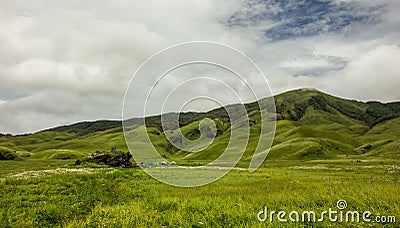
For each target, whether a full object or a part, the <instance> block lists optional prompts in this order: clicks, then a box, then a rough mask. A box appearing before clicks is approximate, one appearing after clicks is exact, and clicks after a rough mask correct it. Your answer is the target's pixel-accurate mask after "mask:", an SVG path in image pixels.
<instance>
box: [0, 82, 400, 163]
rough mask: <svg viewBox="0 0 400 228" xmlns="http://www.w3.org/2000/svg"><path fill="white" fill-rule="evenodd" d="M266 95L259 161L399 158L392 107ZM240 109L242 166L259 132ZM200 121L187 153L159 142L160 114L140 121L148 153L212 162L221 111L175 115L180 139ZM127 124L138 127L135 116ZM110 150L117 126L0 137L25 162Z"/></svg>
mask: <svg viewBox="0 0 400 228" xmlns="http://www.w3.org/2000/svg"><path fill="white" fill-rule="evenodd" d="M274 98H275V104H276V119H277V122H276V135H275V139H274V142H273V146H272V149H271V151H270V153H269V155H268V157H267V159H279V160H281V159H283V160H291V159H294V160H304V159H306V160H309V159H346V158H347V159H375V158H376V159H399V158H400V118H399V117H400V102H392V103H381V102H376V101H371V102H360V101H356V100H347V99H342V98H338V97H335V96H332V95H328V94H325V93H323V92H320V91H318V90H312V89H298V90H293V91H288V92H285V93H282V94H279V95H276V96H275V97H274ZM245 106H246V109H247V112H248V116H249V122H250V126H251V138H250V141H249V145H248V147H247V151H246V152H245V156H244V157H243V160H242V162H244V163H246V162H248V161H249V160H250V159H251V156H252V151H253V149H254V148H255V146H256V142H257V140H258V137H257V132H258V131H259V128H260V126H259V124H260V122H259V121H258V120H259V118H260V114H259V110H258V106H257V103H256V102H253V103H248V104H246V105H245ZM168 115H177V114H174V113H171V114H167V117H168ZM205 117H208V118H210V119H212V120H214V122H215V123H216V126H217V134H216V138H215V140H214V143H213V144H212V145H210V147H208V148H207V149H206V150H204V151H202V152H199V153H195V154H187V153H185V152H183V151H179V150H178V149H177V148H175V147H173V146H172V145H171V144H170V143H169V142H168V141H167V140H166V139H165V137H164V130H165V129H162V127H161V121H160V116H151V117H146V125H147V127H148V133H149V135H150V138H151V140H152V141H153V143H154V145H155V147H156V149H157V150H158V151H159V153H160V154H162V155H163V156H164V157H166V158H167V159H173V160H176V161H177V162H179V161H180V162H187V161H194V160H196V161H204V162H206V161H209V160H212V159H214V158H216V157H217V156H218V155H219V153H220V152H222V151H223V149H224V148H225V146H226V145H227V142H228V140H229V136H230V123H229V118H228V115H227V112H226V111H225V109H224V108H223V107H221V108H217V109H214V110H211V111H209V112H199V113H197V112H188V113H181V114H180V119H179V121H180V127H181V130H182V132H183V134H184V135H185V136H186V137H187V138H189V139H196V138H198V137H199V121H200V120H201V119H203V118H205ZM130 121H131V123H132V125H133V126H134V127H136V128H139V127H141V126H140V123H141V122H142V121H143V119H140V118H136V119H131V120H130ZM168 130H176V129H168ZM112 147H117V148H118V150H122V151H127V150H128V149H127V147H126V144H125V140H124V136H123V132H122V123H121V121H111V120H101V121H93V122H80V123H75V124H71V125H65V126H59V127H55V128H51V129H47V130H43V131H39V132H36V133H33V134H26V135H20V136H10V135H1V137H0V151H3V152H4V151H11V152H14V151H15V152H16V154H18V156H19V157H22V158H26V159H35V158H51V159H76V158H80V157H84V156H87V155H89V154H91V153H93V152H95V151H103V150H109V149H110V148H112ZM4 153H6V152H4Z"/></svg>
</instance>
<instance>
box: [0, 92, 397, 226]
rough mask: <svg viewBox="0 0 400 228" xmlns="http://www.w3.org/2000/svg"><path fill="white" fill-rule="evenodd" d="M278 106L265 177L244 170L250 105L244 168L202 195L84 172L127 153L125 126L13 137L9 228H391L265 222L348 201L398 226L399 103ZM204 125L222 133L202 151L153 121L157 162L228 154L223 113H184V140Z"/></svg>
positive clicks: (291, 102) (312, 100) (299, 96)
mask: <svg viewBox="0 0 400 228" xmlns="http://www.w3.org/2000/svg"><path fill="white" fill-rule="evenodd" d="M275 104H276V120H277V121H276V132H275V138H274V141H273V144H272V147H271V150H270V151H269V154H268V157H267V160H266V161H265V162H264V163H263V165H262V166H261V168H260V169H258V170H257V171H256V172H255V173H249V172H248V171H244V170H243V168H247V167H248V166H249V162H250V160H251V159H252V156H253V153H254V150H255V148H256V147H257V143H258V137H259V131H260V128H261V125H260V124H261V123H260V111H259V110H258V109H257V105H256V103H250V104H246V109H247V111H248V116H243V117H241V118H244V119H240V121H242V120H245V119H247V120H248V121H249V123H250V129H249V130H250V138H249V140H248V144H247V148H246V151H245V152H244V155H243V157H242V159H241V160H240V161H239V163H238V169H235V170H233V171H231V172H230V173H229V174H228V175H227V176H225V177H223V178H222V179H220V180H218V181H216V182H214V183H212V184H209V185H206V186H202V187H196V188H181V187H172V186H169V185H166V184H162V183H160V182H158V181H157V180H154V179H152V178H151V177H150V176H148V175H147V174H146V173H145V172H144V171H142V170H140V169H121V168H106V167H99V166H96V165H90V166H88V164H86V163H84V165H85V166H75V165H74V163H75V161H76V159H80V160H82V159H84V158H85V157H87V156H88V155H90V154H92V153H94V152H96V151H110V149H111V148H113V147H117V149H118V150H119V151H125V152H126V151H128V148H127V145H126V142H125V138H124V133H123V132H122V126H121V121H108V120H104V121H94V122H80V123H76V124H72V125H67V126H59V127H56V128H53V129H49V130H44V131H39V132H36V133H33V134H26V135H17V136H12V135H4V134H3V136H1V137H0V180H1V181H0V195H1V199H0V227H38V226H41V227H163V226H165V227H227V226H232V227H265V226H269V227H285V226H287V227H296V226H298V227H371V226H372V227H381V226H382V223H378V222H369V223H362V222H360V223H358V222H353V223H351V222H350V223H348V222H343V221H342V222H331V221H329V219H328V218H325V220H324V221H321V222H315V223H314V222H302V221H300V222H287V223H282V222H280V221H278V218H277V217H276V215H275V218H274V217H273V218H274V219H273V221H270V220H269V219H268V220H267V221H265V222H259V221H258V219H257V214H258V212H259V211H261V210H263V209H264V207H265V206H267V207H268V211H269V212H272V211H285V212H286V213H290V211H292V210H295V211H297V212H298V213H300V214H301V213H302V212H304V211H310V210H311V211H315V212H316V213H317V215H320V214H321V213H323V211H325V210H328V209H329V208H331V209H334V210H336V209H337V208H336V203H337V202H338V200H342V199H343V200H346V201H347V203H348V206H347V208H345V209H344V210H343V211H342V212H343V213H345V212H347V210H349V211H354V210H357V211H358V212H361V213H362V212H364V211H371V212H372V213H373V218H372V219H376V218H380V217H379V216H395V217H396V219H397V221H396V223H390V222H388V223H386V224H383V225H384V226H386V227H400V222H399V220H400V179H399V177H400V153H399V151H400V118H399V117H400V102H394V103H388V104H383V103H379V102H367V103H364V102H358V101H354V100H345V99H341V98H337V97H333V96H331V95H328V94H324V93H322V92H319V91H316V90H301V89H300V90H295V91H289V92H287V93H283V94H280V95H277V96H275ZM168 115H171V116H173V115H175V114H168ZM204 117H208V118H210V119H211V120H213V121H214V123H215V124H216V134H215V136H216V137H215V138H214V141H213V143H212V144H211V145H210V146H209V147H207V148H206V149H204V150H202V151H201V152H198V153H189V152H187V151H184V150H180V149H178V148H176V147H174V146H173V145H172V144H171V143H170V142H169V141H167V139H166V137H165V133H166V131H168V132H171V133H172V135H174V134H176V133H177V131H178V129H175V128H174V129H165V130H164V129H163V128H162V127H161V122H160V116H151V117H146V126H147V127H148V128H147V129H146V130H147V133H148V135H149V137H150V139H151V141H152V144H153V145H154V147H155V148H156V149H157V151H158V152H159V154H160V155H161V156H163V157H164V158H166V159H167V160H169V161H170V162H171V161H175V162H176V163H177V164H185V165H187V164H188V165H201V164H205V163H208V162H210V161H212V160H213V159H215V158H217V157H218V156H219V155H220V154H221V153H222V152H223V151H224V150H225V148H226V146H227V144H228V143H229V140H230V134H231V129H232V126H231V123H230V122H229V119H228V117H227V114H226V112H225V111H224V109H223V108H218V109H215V110H211V111H209V112H206V113H182V114H180V117H179V118H180V125H181V126H180V127H181V128H180V129H181V130H182V132H183V134H184V136H185V137H187V138H188V139H190V140H194V139H197V138H199V137H200V131H199V123H200V120H201V119H203V118H204ZM130 121H131V123H132V125H131V126H130V127H129V129H130V130H129V131H132V132H133V133H134V134H133V136H134V138H133V139H132V140H135V142H139V143H138V144H136V145H137V147H135V148H134V150H138V151H141V152H142V153H147V152H148V151H147V149H148V147H143V145H144V144H143V143H146V140H145V139H144V136H143V135H140V134H135V131H139V130H140V129H143V127H144V126H143V125H141V123H142V120H140V119H132V120H130ZM240 121H239V122H240ZM136 133H137V132H136ZM209 133H210V132H209ZM211 133H212V132H211ZM213 134H214V133H213ZM141 143H142V144H141ZM196 146H197V145H194V147H196ZM4 159H6V160H9V161H2V160H4ZM138 162H141V161H138ZM175 171H176V170H173V172H175ZM160 172H162V169H160ZM202 175H203V173H202ZM203 176H205V175H203ZM276 213H278V212H276Z"/></svg>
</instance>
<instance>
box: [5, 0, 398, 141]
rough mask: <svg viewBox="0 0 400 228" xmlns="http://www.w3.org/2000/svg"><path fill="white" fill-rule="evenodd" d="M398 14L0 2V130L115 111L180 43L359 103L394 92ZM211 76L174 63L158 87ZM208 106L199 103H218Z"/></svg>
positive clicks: (273, 4) (349, 0) (332, 7)
mask: <svg viewBox="0 0 400 228" xmlns="http://www.w3.org/2000/svg"><path fill="white" fill-rule="evenodd" d="M399 12H400V1H398V0H284V1H281V0H243V1H231V0H224V1H214V0H193V1H184V0H170V1H164V0H149V1H137V0H133V1H132V0H120V1H118V0H117V1H105V0H96V1H94V0H83V1H82V0H71V1H59V0H47V1H45V0H37V1H18V0H0V132H3V133H12V134H19V133H26V132H34V131H38V130H41V129H45V128H50V127H53V126H57V125H63V124H69V123H73V122H78V121H82V120H96V119H121V115H122V114H121V113H122V104H123V99H124V94H125V90H126V88H127V86H128V83H129V81H130V79H131V78H132V76H133V74H134V73H135V71H136V70H137V69H138V68H139V66H140V65H141V64H142V63H143V62H144V61H145V60H146V59H148V58H149V57H151V56H152V55H153V54H155V53H157V52H159V51H161V50H163V49H165V48H167V47H169V46H171V45H176V44H179V43H182V42H190V41H212V42H219V43H223V44H226V45H229V46H232V47H234V48H237V49H238V50H240V51H242V52H243V53H245V54H246V55H247V56H249V57H250V58H251V59H252V60H253V61H254V62H255V63H256V64H257V66H258V67H259V68H260V70H261V71H262V72H263V74H264V75H265V77H266V78H267V80H268V83H269V86H270V89H271V91H272V93H273V94H278V93H281V92H283V91H288V90H291V89H296V88H300V87H312V88H317V89H319V90H321V91H325V92H327V93H330V94H334V95H336V96H340V97H344V98H350V99H356V100H361V101H368V100H378V101H382V102H390V101H396V100H400V90H399V89H398V87H399V85H400V64H399V59H400V14H399ZM182 72H184V73H182ZM218 73H219V74H220V75H224V74H228V73H226V72H225V73H224V72H221V69H214V70H213V69H211V68H210V67H204V68H203V70H201V69H199V67H198V66H195V67H193V68H192V69H190V68H188V69H182V70H180V71H177V72H171V74H170V75H169V77H168V78H165V80H164V84H161V85H159V87H158V89H159V91H163V88H164V87H163V85H164V86H165V88H169V86H170V85H171V84H174V83H175V84H176V83H178V81H179V80H180V79H182V78H184V77H185V76H187V75H192V76H197V75H207V74H208V75H209V74H214V75H215V74H218ZM221 77H222V78H224V77H225V78H226V77H227V76H221ZM228 81H229V80H228ZM139 83H140V82H139ZM230 86H231V87H233V88H235V91H239V92H240V89H241V87H242V86H241V84H240V82H237V83H236V84H235V83H231V84H230ZM197 88H198V89H201V88H204V91H206V92H207V91H208V93H214V92H215V91H216V90H210V88H209V87H207V84H206V83H205V84H201V83H200V84H199V86H198V87H197ZM181 93H185V95H186V96H188V94H189V96H190V90H189V91H182V92H181ZM175 97H179V96H175ZM171 99H173V98H171ZM175 99H179V98H175ZM170 102H171V101H170ZM176 102H178V100H176ZM172 103H174V100H172ZM211 103H212V104H209V105H203V106H202V103H201V102H198V103H197V104H198V107H199V110H202V109H204V110H206V109H209V108H210V107H212V106H213V105H214V106H218V105H219V104H218V102H211ZM195 106H196V105H194V104H192V105H188V107H191V109H190V110H192V109H195Z"/></svg>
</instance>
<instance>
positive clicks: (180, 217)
mask: <svg viewBox="0 0 400 228" xmlns="http://www.w3.org/2000/svg"><path fill="white" fill-rule="evenodd" d="M73 163H74V160H48V159H47V160H40V159H36V160H24V161H1V162H0V167H1V168H0V175H1V177H0V178H1V182H0V195H1V199H0V224H1V227H265V226H268V227H382V225H383V226H384V227H398V226H400V221H399V218H400V187H399V185H400V162H398V161H395V160H370V161H358V162H355V161H353V160H330V161H326V160H319V161H316V160H314V161H302V162H299V161H270V160H267V161H266V162H265V164H264V165H263V167H262V168H261V169H259V170H257V171H256V172H254V173H250V172H248V171H247V170H233V171H231V172H230V173H229V174H228V175H227V176H225V177H223V178H221V179H220V180H218V181H216V182H214V183H211V184H209V185H205V186H201V187H194V188H182V187H173V186H169V185H166V184H163V183H160V182H158V181H157V180H154V179H152V178H151V177H150V176H148V175H147V174H146V173H145V172H144V171H142V170H141V169H123V168H106V167H98V168H88V167H80V166H74V165H73ZM342 199H343V200H346V201H347V203H348V206H347V208H346V209H345V210H352V211H353V210H357V211H359V212H362V211H366V210H368V211H371V212H372V213H373V216H372V218H375V216H382V215H383V216H396V219H397V220H396V222H389V223H384V224H382V223H376V222H373V220H372V221H371V222H369V223H365V222H346V221H344V222H331V221H329V220H328V219H325V220H324V221H323V222H301V221H300V222H291V221H288V222H286V223H282V222H280V221H278V220H277V218H276V217H275V218H274V220H273V221H272V222H271V221H270V220H269V218H268V220H267V221H265V222H260V221H258V219H257V213H258V212H259V211H261V210H263V208H264V206H267V207H268V210H271V211H272V210H274V211H281V210H283V211H287V212H290V211H292V210H295V211H298V212H300V213H301V212H302V211H309V210H313V211H315V212H316V213H317V214H318V213H321V212H322V211H324V210H328V209H329V208H332V209H337V208H336V203H337V201H338V200H342Z"/></svg>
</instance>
